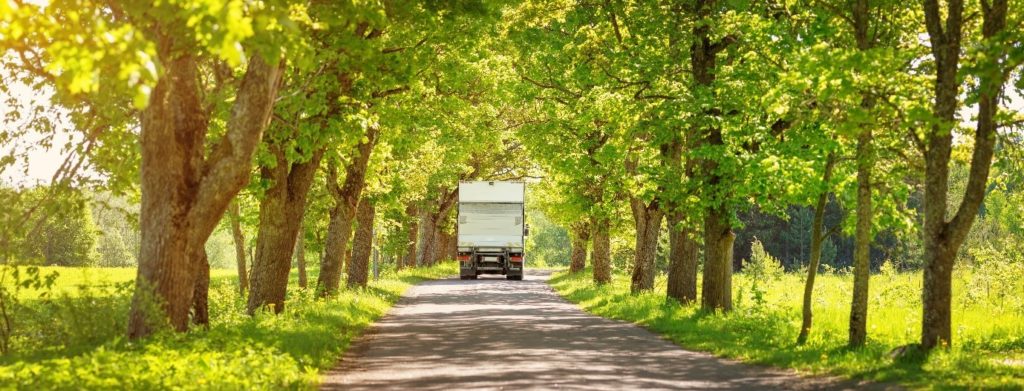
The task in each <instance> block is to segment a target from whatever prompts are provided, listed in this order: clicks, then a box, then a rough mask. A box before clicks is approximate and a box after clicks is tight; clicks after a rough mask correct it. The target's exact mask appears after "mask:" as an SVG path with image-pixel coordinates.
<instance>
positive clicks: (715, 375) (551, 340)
mask: <svg viewBox="0 0 1024 391" xmlns="http://www.w3.org/2000/svg"><path fill="white" fill-rule="evenodd" d="M548 275H549V273H547V272H533V273H530V274H529V275H528V276H527V278H526V280H524V281H506V280H505V279H504V278H503V277H502V278H501V279H497V278H495V277H486V276H484V277H482V278H481V279H479V280H467V281H463V280H456V279H450V280H440V281H431V282H427V283H424V284H422V285H419V286H417V287H415V288H413V289H412V290H411V291H410V294H409V295H407V297H405V298H403V300H402V301H401V302H400V303H399V304H398V305H397V306H396V307H395V308H394V309H393V310H392V312H391V313H389V314H388V315H387V316H386V317H385V318H384V319H382V320H381V321H380V322H378V323H377V325H375V326H374V328H373V329H371V330H370V331H369V333H368V334H367V335H366V336H365V337H364V338H362V339H361V340H359V341H358V342H356V343H355V345H353V347H352V349H351V350H350V351H349V353H348V355H346V357H345V358H344V360H343V362H342V363H341V364H340V366H339V367H338V368H337V369H335V370H333V371H331V372H329V373H328V374H327V375H326V376H325V377H324V379H323V384H322V387H323V388H324V389H328V390H332V389H337V390H341V389H344V390H379V389H418V390H450V389H453V388H455V387H457V388H459V389H497V388H507V389H530V388H532V389H552V388H568V389H588V390H594V389H610V390H621V389H743V390H747V389H851V388H863V387H864V386H867V385H865V384H857V383H855V382H837V381H835V380H832V379H822V378H804V377H799V376H797V375H794V374H792V373H789V372H785V371H780V370H773V369H769V368H763V367H757V366H750V365H745V364H740V363H735V362H731V361H727V360H721V359H717V358H714V357H712V356H710V355H707V354H704V353H696V352H689V351H686V350H683V349H680V348H679V347H677V346H675V345H674V344H672V343H670V342H668V341H665V340H663V339H661V338H659V337H657V336H655V335H653V334H651V333H650V332H648V331H646V330H644V329H642V328H639V327H637V326H634V325H631V324H628V323H623V322H618V321H612V320H607V319H603V318H600V317H596V316H592V315H588V314H586V313H584V312H582V311H581V310H579V309H578V308H576V307H575V306H574V305H572V304H570V303H568V302H565V301H564V300H562V299H561V298H559V297H558V296H557V295H555V294H554V293H553V292H552V291H551V290H550V288H549V287H548V286H547V284H546V283H545V280H546V279H547V277H548ZM871 386H873V387H877V386H879V385H871Z"/></svg>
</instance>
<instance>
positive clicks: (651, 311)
mask: <svg viewBox="0 0 1024 391" xmlns="http://www.w3.org/2000/svg"><path fill="white" fill-rule="evenodd" d="M920 278H921V277H920V275H919V274H891V275H879V276H873V277H872V282H871V284H872V286H871V300H870V305H869V313H868V328H869V342H868V344H867V346H866V347H864V348H861V349H848V348H846V347H845V344H846V335H847V334H846V324H847V321H848V319H849V300H850V299H849V298H850V297H851V296H850V292H851V291H852V277H851V276H848V275H835V274H825V275H822V276H819V279H818V282H817V284H816V287H817V289H816V291H815V295H816V296H815V302H814V311H815V318H814V320H815V328H814V329H813V331H812V334H811V338H810V340H809V342H808V343H807V344H805V345H803V346H797V345H796V344H795V341H796V336H797V334H798V333H799V330H800V301H801V298H802V294H803V278H802V276H799V275H794V274H787V275H784V276H781V277H779V278H778V279H775V280H772V281H759V282H757V284H755V283H754V281H752V279H750V278H748V276H744V275H742V274H740V275H737V276H736V277H735V280H734V284H733V285H734V293H733V297H734V301H735V307H736V308H735V311H733V312H731V313H729V314H726V315H721V314H709V313H705V312H702V311H700V310H699V308H698V306H696V305H679V304H678V303H677V302H675V301H673V300H666V298H665V294H664V292H665V280H664V278H660V279H659V280H658V284H657V288H656V290H655V292H654V293H649V294H640V295H631V294H630V293H629V276H626V275H615V276H614V278H613V282H612V283H611V284H608V285H606V286H601V287H597V286H594V284H593V283H592V281H591V276H590V272H589V271H588V272H586V273H579V274H568V273H567V272H560V273H557V274H555V275H554V276H553V278H552V279H551V281H550V284H551V285H552V286H553V287H554V289H555V290H556V291H557V292H558V293H559V294H560V295H561V296H563V297H565V298H566V299H568V300H569V301H572V302H574V303H576V304H578V305H579V306H580V307H581V308H582V309H583V310H585V311H587V312H590V313H592V314H595V315H599V316H603V317H608V318H613V319H619V320H624V321H629V322H634V323H637V324H640V325H642V326H644V327H646V328H648V329H650V330H651V331H653V332H656V333H658V334H661V335H663V336H665V337H666V338H668V339H670V340H672V341H674V342H675V343H677V344H679V345H680V346H683V347H685V348H689V349H694V350H701V351H707V352H711V353H713V354H716V355H719V356H723V357H730V358H735V359H739V360H742V361H746V362H752V363H758V364H766V365H772V366H777V367H783V368H794V369H796V370H797V371H799V372H802V373H810V374H832V375H839V376H844V377H850V378H857V379H868V380H874V381H885V382H898V383H901V384H904V385H907V386H911V387H920V388H937V389H949V388H971V389H974V388H999V389H1021V388H1024V313H1022V312H1021V311H1020V310H1019V309H1018V307H1019V306H1016V305H1005V303H1002V302H999V301H992V302H989V301H977V300H971V299H970V298H969V297H968V296H969V294H970V291H971V290H972V287H970V286H968V285H969V284H970V279H967V278H965V279H961V280H957V283H956V284H955V289H954V291H955V294H956V298H955V299H954V303H955V304H954V329H955V332H954V334H955V335H954V347H953V348H952V349H949V350H944V351H937V352H934V353H933V354H931V355H930V356H929V357H927V358H918V359H901V360H894V359H893V358H891V357H890V354H889V353H890V352H891V351H892V349H894V348H896V347H898V346H901V345H905V344H908V343H912V342H915V341H916V339H917V337H918V335H919V330H920V323H921V311H920V297H919V296H920V293H919V292H920ZM1010 304H1014V303H1010Z"/></svg>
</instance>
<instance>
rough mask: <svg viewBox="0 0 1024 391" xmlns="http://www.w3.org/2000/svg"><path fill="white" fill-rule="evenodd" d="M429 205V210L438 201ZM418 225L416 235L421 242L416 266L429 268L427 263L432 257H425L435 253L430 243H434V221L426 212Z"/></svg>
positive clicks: (429, 202) (416, 257)
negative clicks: (432, 252)
mask: <svg viewBox="0 0 1024 391" xmlns="http://www.w3.org/2000/svg"><path fill="white" fill-rule="evenodd" d="M427 205H428V206H427V209H428V210H429V208H431V207H433V206H436V205H437V201H436V200H429V201H428V204H427ZM417 225H418V226H419V231H418V232H416V235H417V236H419V240H418V241H417V243H416V255H415V259H416V264H417V265H419V266H427V262H428V261H429V260H430V257H428V256H425V254H427V253H429V252H430V251H433V250H432V249H431V244H430V243H431V242H433V241H434V231H435V230H436V229H435V227H434V219H433V216H431V214H430V212H428V211H427V210H424V211H423V212H422V213H421V215H420V223H419V224H417Z"/></svg>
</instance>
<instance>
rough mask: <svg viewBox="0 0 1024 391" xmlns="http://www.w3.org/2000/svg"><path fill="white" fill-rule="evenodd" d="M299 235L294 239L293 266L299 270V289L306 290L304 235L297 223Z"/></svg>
mask: <svg viewBox="0 0 1024 391" xmlns="http://www.w3.org/2000/svg"><path fill="white" fill-rule="evenodd" d="M299 224H300V227H299V235H298V237H297V238H295V265H296V268H298V269H299V288H302V289H306V287H307V286H308V284H309V281H308V279H307V275H306V235H304V234H305V232H302V227H301V222H300V223H299Z"/></svg>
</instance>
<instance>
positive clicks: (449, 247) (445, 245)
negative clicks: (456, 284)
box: [435, 230, 458, 262]
mask: <svg viewBox="0 0 1024 391" xmlns="http://www.w3.org/2000/svg"><path fill="white" fill-rule="evenodd" d="M440 233H441V240H440V243H441V246H439V247H438V256H437V257H435V259H436V261H438V262H440V261H450V260H455V258H456V256H457V254H456V253H457V252H458V243H457V241H458V238H456V237H455V233H453V232H448V231H445V230H441V231H440Z"/></svg>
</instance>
